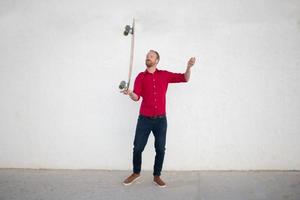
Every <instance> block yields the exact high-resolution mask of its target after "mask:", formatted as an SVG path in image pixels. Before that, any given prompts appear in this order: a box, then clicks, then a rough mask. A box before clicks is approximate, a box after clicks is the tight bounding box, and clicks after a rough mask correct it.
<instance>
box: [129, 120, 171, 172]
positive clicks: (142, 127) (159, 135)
mask: <svg viewBox="0 0 300 200" xmlns="http://www.w3.org/2000/svg"><path fill="white" fill-rule="evenodd" d="M151 131H152V132H153V135H154V139H155V140H154V146H155V152H156V155H155V161H154V167H153V175H156V176H160V174H161V170H162V166H163V162H164V156H165V149H166V148H165V145H166V134H167V117H163V118H156V119H149V118H147V117H144V116H142V115H139V117H138V121H137V125H136V131H135V137H134V142H133V145H134V147H133V172H134V173H140V171H141V165H142V152H143V151H144V148H145V146H146V144H147V141H148V138H149V135H150V133H151Z"/></svg>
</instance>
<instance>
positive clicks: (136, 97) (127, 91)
mask: <svg viewBox="0 0 300 200" xmlns="http://www.w3.org/2000/svg"><path fill="white" fill-rule="evenodd" d="M122 92H123V94H125V95H129V97H130V98H131V99H132V100H133V101H138V100H139V97H138V95H137V94H135V93H134V92H133V91H132V90H129V89H127V90H124V91H122Z"/></svg>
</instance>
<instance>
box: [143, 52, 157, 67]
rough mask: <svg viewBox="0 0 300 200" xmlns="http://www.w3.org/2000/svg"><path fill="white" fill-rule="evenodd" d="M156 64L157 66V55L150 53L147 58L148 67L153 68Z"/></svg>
mask: <svg viewBox="0 0 300 200" xmlns="http://www.w3.org/2000/svg"><path fill="white" fill-rule="evenodd" d="M155 64H157V57H156V53H154V52H153V51H149V52H148V54H147V56H146V66H147V67H152V66H153V65H155Z"/></svg>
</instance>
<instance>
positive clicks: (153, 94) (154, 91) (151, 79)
mask: <svg viewBox="0 0 300 200" xmlns="http://www.w3.org/2000/svg"><path fill="white" fill-rule="evenodd" d="M180 82H187V81H186V79H185V76H184V73H174V72H169V71H167V70H159V69H157V68H156V70H155V71H154V73H150V72H148V71H147V70H145V71H144V72H140V73H139V74H138V75H137V77H136V79H135V81H134V89H133V92H134V93H135V94H136V95H137V96H138V100H139V99H140V97H142V98H143V101H142V103H141V107H140V112H139V113H140V114H141V115H145V116H150V117H152V116H156V115H165V114H166V92H167V89H168V84H169V83H180Z"/></svg>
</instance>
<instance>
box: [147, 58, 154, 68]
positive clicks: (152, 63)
mask: <svg viewBox="0 0 300 200" xmlns="http://www.w3.org/2000/svg"><path fill="white" fill-rule="evenodd" d="M154 64H155V63H154V62H152V61H151V60H146V66H147V67H148V68H149V67H152V66H153V65H154Z"/></svg>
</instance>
